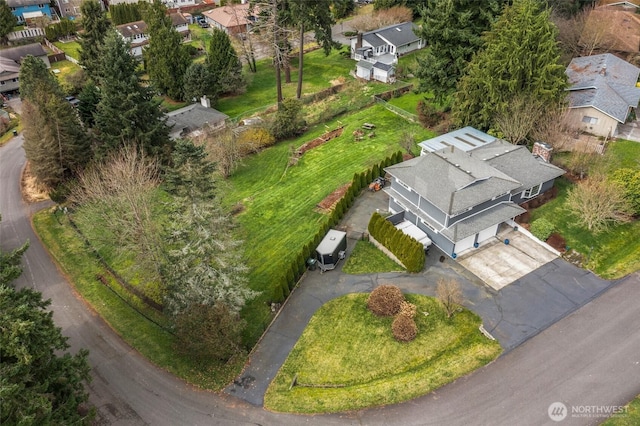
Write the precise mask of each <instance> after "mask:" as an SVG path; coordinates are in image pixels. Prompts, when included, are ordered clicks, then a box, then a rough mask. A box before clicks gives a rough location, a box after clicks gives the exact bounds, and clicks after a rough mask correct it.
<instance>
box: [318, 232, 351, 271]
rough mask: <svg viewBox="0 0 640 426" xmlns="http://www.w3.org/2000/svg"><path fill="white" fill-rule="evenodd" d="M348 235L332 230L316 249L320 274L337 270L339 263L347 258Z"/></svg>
mask: <svg viewBox="0 0 640 426" xmlns="http://www.w3.org/2000/svg"><path fill="white" fill-rule="evenodd" d="M346 250H347V233H346V232H343V231H338V230H336V229H330V230H329V232H327V235H325V237H324V238H323V239H322V241H321V242H320V244H319V245H318V248H316V259H317V260H318V267H319V268H320V272H321V273H322V272H325V271H330V270H332V269H335V267H336V266H337V265H338V262H339V261H340V260H342V259H344V258H345V253H346Z"/></svg>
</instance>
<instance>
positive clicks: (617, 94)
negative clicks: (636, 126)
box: [566, 53, 640, 123]
mask: <svg viewBox="0 0 640 426" xmlns="http://www.w3.org/2000/svg"><path fill="white" fill-rule="evenodd" d="M566 74H567V77H568V78H569V84H570V85H571V87H570V88H569V103H570V106H571V108H583V107H593V108H595V109H597V110H599V111H602V112H603V113H604V114H607V115H609V116H611V117H613V118H614V119H616V120H617V121H618V122H620V123H624V122H625V120H626V118H627V114H628V113H629V108H630V107H632V108H635V107H637V106H638V102H639V101H640V88H638V87H636V83H637V81H638V75H640V68H638V67H636V66H633V65H631V64H630V63H628V62H626V61H624V60H622V59H620V58H618V57H617V56H614V55H612V54H610V53H604V54H601V55H593V56H584V57H580V58H573V60H572V61H571V63H570V64H569V66H568V67H567V70H566Z"/></svg>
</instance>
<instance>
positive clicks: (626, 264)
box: [531, 141, 640, 279]
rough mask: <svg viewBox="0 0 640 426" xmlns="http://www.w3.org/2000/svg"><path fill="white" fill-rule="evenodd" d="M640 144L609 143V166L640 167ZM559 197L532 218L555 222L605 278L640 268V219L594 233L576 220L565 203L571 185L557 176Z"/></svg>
mask: <svg viewBox="0 0 640 426" xmlns="http://www.w3.org/2000/svg"><path fill="white" fill-rule="evenodd" d="M637 158H640V144H638V143H637V142H629V141H618V142H613V143H611V144H610V146H609V148H608V150H607V153H606V158H605V160H606V162H607V163H606V164H607V167H608V168H609V170H614V169H616V168H618V167H638V163H637ZM556 185H557V186H558V188H559V192H558V197H557V198H556V199H554V200H552V201H550V202H548V203H546V204H545V205H543V206H541V207H539V208H537V209H535V210H534V211H533V212H532V215H531V221H534V220H536V219H538V218H541V217H544V218H546V219H547V220H549V221H550V222H551V223H553V224H554V225H555V226H556V228H557V229H558V231H559V232H560V234H561V235H562V236H563V237H564V238H565V239H566V241H567V245H568V246H569V247H570V248H572V249H574V250H576V251H577V252H579V253H581V254H582V255H583V256H584V261H585V266H586V267H587V268H589V269H591V270H593V271H594V272H595V273H596V274H598V275H600V276H601V277H603V278H608V279H613V278H620V277H623V276H625V275H627V274H629V273H631V272H634V271H637V270H639V269H640V221H638V220H635V221H633V222H630V223H624V224H620V225H614V226H611V227H610V228H609V229H608V230H606V231H604V232H602V233H600V234H597V235H594V234H593V233H591V232H590V231H588V230H587V229H585V228H583V227H581V226H579V225H577V224H576V217H575V215H574V214H573V212H572V211H571V210H570V209H569V208H568V207H567V206H566V202H565V201H566V194H567V189H568V188H569V187H570V186H571V185H572V184H571V183H570V182H569V181H567V180H566V179H558V180H557V181H556Z"/></svg>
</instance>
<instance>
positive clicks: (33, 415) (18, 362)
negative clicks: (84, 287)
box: [0, 285, 91, 425]
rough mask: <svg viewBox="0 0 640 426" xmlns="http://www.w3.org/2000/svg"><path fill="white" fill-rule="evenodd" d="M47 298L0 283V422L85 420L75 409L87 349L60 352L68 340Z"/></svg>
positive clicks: (85, 376)
mask: <svg viewBox="0 0 640 426" xmlns="http://www.w3.org/2000/svg"><path fill="white" fill-rule="evenodd" d="M50 303H51V302H50V301H43V300H42V295H41V294H40V293H38V292H36V291H33V290H31V289H22V290H20V291H16V290H14V289H13V288H10V287H7V286H5V285H0V395H2V404H0V424H3V425H4V424H7V425H18V424H20V425H22V424H24V425H27V424H33V425H36V424H40V425H44V424H52V425H63V424H89V420H90V419H89V418H88V417H87V415H86V412H84V413H83V412H82V410H79V408H80V407H81V404H83V403H84V402H86V401H87V400H88V397H89V395H88V393H87V392H86V391H85V389H84V383H85V382H88V381H89V380H90V379H91V378H90V376H89V370H90V368H89V363H88V361H87V356H88V352H87V351H86V350H80V351H79V352H78V353H77V354H75V355H71V354H69V353H61V352H62V351H66V350H67V349H68V348H69V344H68V343H67V338H66V337H64V336H63V335H62V333H61V330H60V328H58V327H56V326H55V324H54V323H53V312H51V311H49V310H48V306H49V305H50Z"/></svg>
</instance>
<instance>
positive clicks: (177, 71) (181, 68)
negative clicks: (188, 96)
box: [144, 0, 191, 100]
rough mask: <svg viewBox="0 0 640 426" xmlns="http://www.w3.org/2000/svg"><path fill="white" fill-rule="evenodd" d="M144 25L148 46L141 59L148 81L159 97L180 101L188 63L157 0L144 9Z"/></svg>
mask: <svg viewBox="0 0 640 426" xmlns="http://www.w3.org/2000/svg"><path fill="white" fill-rule="evenodd" d="M145 22H146V23H147V27H148V29H149V45H148V46H147V47H146V48H145V49H144V59H145V63H146V67H147V72H148V73H149V78H150V79H151V81H152V82H153V84H154V85H155V87H156V88H157V89H158V90H159V91H160V92H161V93H166V94H167V95H168V96H169V97H170V98H171V99H175V100H182V99H183V98H184V92H183V88H184V87H183V81H184V75H185V72H186V70H187V67H188V66H189V63H190V62H191V58H190V57H189V54H188V53H187V51H186V49H184V47H183V46H182V36H181V35H180V34H179V33H178V31H177V30H176V29H175V28H174V27H173V24H172V22H171V18H170V17H169V16H167V8H166V7H165V6H164V4H162V3H161V2H160V1H159V0H155V1H154V2H153V3H152V4H151V5H150V6H149V7H148V8H147V12H146V16H145Z"/></svg>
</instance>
